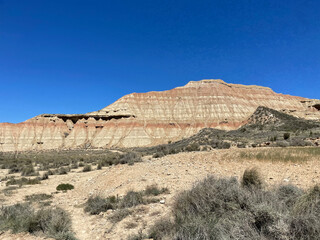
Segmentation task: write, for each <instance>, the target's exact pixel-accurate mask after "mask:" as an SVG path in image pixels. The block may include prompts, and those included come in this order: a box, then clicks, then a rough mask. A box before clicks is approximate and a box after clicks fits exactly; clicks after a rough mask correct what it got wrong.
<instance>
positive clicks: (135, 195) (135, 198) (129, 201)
mask: <svg viewBox="0 0 320 240" xmlns="http://www.w3.org/2000/svg"><path fill="white" fill-rule="evenodd" d="M144 203H145V201H144V199H143V194H142V193H141V192H135V191H129V192H127V194H126V195H124V196H123V198H122V199H121V201H120V203H119V206H120V208H130V207H134V206H137V205H140V204H144Z"/></svg>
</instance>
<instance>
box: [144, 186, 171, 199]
mask: <svg viewBox="0 0 320 240" xmlns="http://www.w3.org/2000/svg"><path fill="white" fill-rule="evenodd" d="M168 192H169V189H168V188H159V187H158V186H157V185H155V184H154V185H150V186H147V187H146V189H145V191H144V194H145V195H147V196H148V195H153V196H158V195H160V194H162V193H168Z"/></svg>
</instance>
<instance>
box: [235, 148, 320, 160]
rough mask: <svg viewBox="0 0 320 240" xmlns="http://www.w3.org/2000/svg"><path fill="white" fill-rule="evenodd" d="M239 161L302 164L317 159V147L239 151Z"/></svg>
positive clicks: (319, 152) (318, 151) (318, 154)
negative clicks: (253, 160) (252, 160)
mask: <svg viewBox="0 0 320 240" xmlns="http://www.w3.org/2000/svg"><path fill="white" fill-rule="evenodd" d="M239 156H240V158H241V159H255V160H262V161H283V162H303V161H308V160H311V159H319V156H320V148H318V147H308V148H305V147H294V148H272V149H271V148H262V149H255V150H254V151H252V150H246V151H241V152H240V154H239Z"/></svg>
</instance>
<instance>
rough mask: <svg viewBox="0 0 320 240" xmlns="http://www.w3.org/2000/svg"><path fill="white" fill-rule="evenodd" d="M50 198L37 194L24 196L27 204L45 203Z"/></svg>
mask: <svg viewBox="0 0 320 240" xmlns="http://www.w3.org/2000/svg"><path fill="white" fill-rule="evenodd" d="M50 198H52V195H49V194H45V193H39V194H32V195H27V196H25V200H26V201H29V202H38V201H45V200H48V199H50Z"/></svg>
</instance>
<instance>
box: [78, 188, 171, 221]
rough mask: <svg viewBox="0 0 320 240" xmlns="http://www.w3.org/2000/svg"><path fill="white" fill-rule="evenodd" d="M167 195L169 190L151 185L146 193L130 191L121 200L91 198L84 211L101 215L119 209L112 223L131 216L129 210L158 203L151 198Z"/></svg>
mask: <svg viewBox="0 0 320 240" xmlns="http://www.w3.org/2000/svg"><path fill="white" fill-rule="evenodd" d="M166 193H169V190H168V189H167V188H161V189H159V188H158V187H157V186H156V185H151V186H148V187H147V188H146V190H144V191H140V192H137V191H132V190H131V191H128V192H127V193H126V194H125V195H124V196H123V197H121V198H119V197H115V196H109V197H107V198H104V197H101V196H91V197H89V199H88V200H87V202H86V205H85V208H84V211H85V212H88V213H90V214H99V213H101V212H105V211H107V210H108V209H113V210H115V209H119V210H117V211H118V212H115V213H114V216H111V218H112V219H113V220H111V221H116V220H115V219H120V218H121V216H127V215H128V214H130V212H131V211H129V210H128V208H132V207H135V206H138V205H141V204H149V203H154V202H158V201H159V199H157V198H150V196H158V195H160V194H166ZM120 210H123V211H120ZM127 210H128V211H127ZM119 221H121V220H119Z"/></svg>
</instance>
